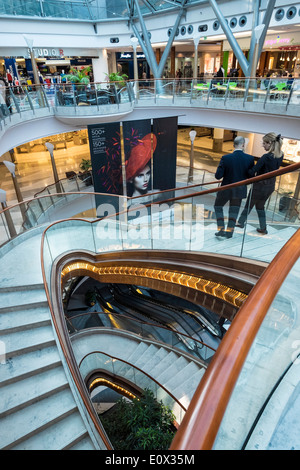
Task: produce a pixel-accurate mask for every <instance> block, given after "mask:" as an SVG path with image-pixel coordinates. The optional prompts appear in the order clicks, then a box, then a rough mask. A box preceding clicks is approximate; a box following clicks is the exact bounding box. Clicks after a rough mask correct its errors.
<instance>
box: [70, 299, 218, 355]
mask: <svg viewBox="0 0 300 470" xmlns="http://www.w3.org/2000/svg"><path fill="white" fill-rule="evenodd" d="M94 309H95V307H93V310H94ZM183 315H184V314H183ZM65 318H66V323H67V325H68V330H69V332H70V334H73V333H75V332H78V331H81V330H83V329H85V328H90V327H92V326H93V327H101V328H112V329H116V330H125V331H130V332H131V333H134V334H135V335H137V336H140V337H141V338H146V339H147V338H148V339H154V340H157V341H161V342H163V343H165V344H168V345H170V346H172V347H173V348H178V349H181V350H183V351H184V352H186V353H189V354H191V355H193V356H195V357H196V358H197V359H201V360H203V361H208V360H209V359H210V358H211V357H212V356H213V354H214V353H215V349H214V348H212V347H211V346H209V345H207V344H205V343H203V342H202V341H200V340H199V339H198V338H196V337H195V338H194V337H190V336H188V335H187V334H184V333H181V332H180V331H178V329H176V328H174V330H173V331H172V330H171V329H169V328H164V327H163V326H158V325H156V324H154V323H151V320H149V323H145V322H142V321H139V320H136V319H133V318H130V317H127V316H126V315H121V314H117V313H113V312H112V313H107V312H106V313H103V312H101V311H97V312H95V311H88V312H83V313H78V312H77V313H76V314H75V315H73V314H71V313H66V314H65ZM196 335H197V333H196V332H195V336H196ZM216 344H218V343H217V342H216Z"/></svg>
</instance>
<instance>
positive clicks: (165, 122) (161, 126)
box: [153, 116, 178, 197]
mask: <svg viewBox="0 0 300 470" xmlns="http://www.w3.org/2000/svg"><path fill="white" fill-rule="evenodd" d="M177 126H178V117H177V116H175V117H168V118H158V119H153V135H154V137H155V139H156V148H155V149H153V187H154V189H157V188H158V189H159V190H161V191H162V190H165V189H173V188H175V187H176V158H177ZM170 197H171V195H170Z"/></svg>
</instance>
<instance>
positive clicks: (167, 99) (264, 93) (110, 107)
mask: <svg viewBox="0 0 300 470" xmlns="http://www.w3.org/2000/svg"><path fill="white" fill-rule="evenodd" d="M299 97H300V79H299V78H295V79H294V78H293V79H290V78H284V79H283V78H280V79H276V78H235V77H225V78H218V77H213V78H209V79H206V78H204V79H200V78H199V79H192V78H188V77H186V78H184V79H178V80H177V79H175V80H174V79H156V80H148V79H147V80H139V81H133V82H132V81H124V82H102V83H89V84H87V85H85V84H74V83H71V82H66V83H53V84H48V83H47V84H43V85H35V84H32V83H30V82H28V83H22V85H19V86H14V87H7V88H6V97H5V100H4V102H2V104H1V109H0V120H1V121H3V120H5V121H6V123H8V122H9V119H8V118H11V116H12V115H14V114H20V113H24V114H23V116H22V117H23V119H25V118H26V119H32V114H35V113H36V110H37V109H43V110H48V111H50V112H53V113H56V114H64V115H68V116H73V115H74V116H75V115H82V116H87V115H89V114H111V113H115V112H127V111H129V110H131V109H133V107H134V106H138V105H139V104H141V105H143V104H144V105H145V103H146V102H147V105H149V106H156V105H157V104H160V105H162V106H163V105H167V106H173V105H176V106H180V105H182V106H189V107H190V106H200V107H205V106H208V107H211V106H212V107H214V108H215V107H220V108H222V109H223V108H224V107H228V108H230V109H237V110H240V109H243V110H247V109H248V110H249V111H253V108H254V104H253V103H255V104H256V105H258V106H259V108H255V110H256V111H263V112H268V113H270V112H273V106H277V105H278V106H280V112H284V113H286V112H288V111H289V112H290V113H291V114H292V115H293V116H297V115H298V114H299V111H298V106H295V104H299ZM270 105H272V106H270ZM25 112H26V113H25ZM28 112H29V114H28Z"/></svg>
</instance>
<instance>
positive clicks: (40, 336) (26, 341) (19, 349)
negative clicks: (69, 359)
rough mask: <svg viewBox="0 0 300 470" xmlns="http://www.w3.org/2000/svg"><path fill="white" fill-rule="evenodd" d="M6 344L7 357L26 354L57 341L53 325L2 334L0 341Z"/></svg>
mask: <svg viewBox="0 0 300 470" xmlns="http://www.w3.org/2000/svg"><path fill="white" fill-rule="evenodd" d="M1 341H2V342H3V344H4V346H5V357H6V358H10V357H13V356H15V355H19V354H24V353H25V352H29V351H33V350H36V349H39V348H44V347H46V346H51V345H53V344H54V343H55V339H54V335H53V328H52V326H43V327H38V328H34V329H32V330H24V331H23V332H22V333H21V332H20V331H18V332H13V333H8V334H5V335H0V342H1Z"/></svg>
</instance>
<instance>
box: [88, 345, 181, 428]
mask: <svg viewBox="0 0 300 470" xmlns="http://www.w3.org/2000/svg"><path fill="white" fill-rule="evenodd" d="M79 369H80V372H81V375H82V377H83V378H84V379H85V378H86V377H88V375H89V374H90V372H91V371H93V372H94V373H95V372H96V371H97V370H99V374H100V375H101V372H104V373H105V372H106V373H108V374H109V375H110V376H111V380H112V382H114V381H117V378H118V377H121V378H122V377H124V376H126V380H127V381H129V382H130V383H131V384H133V385H134V386H135V387H137V389H139V390H145V389H149V390H151V391H152V392H153V393H154V396H155V397H156V399H157V400H159V401H162V403H163V404H164V405H165V406H168V407H169V408H170V409H171V410H172V412H173V413H174V415H175V418H176V421H177V423H178V424H180V423H181V422H182V419H183V417H184V414H185V409H184V407H183V406H182V405H181V404H180V402H179V401H177V400H176V399H175V398H174V397H173V396H172V395H171V394H170V392H169V391H168V390H167V389H166V388H164V387H163V386H162V385H160V384H159V383H158V382H156V381H155V380H154V379H153V378H152V377H150V376H149V375H148V374H146V373H145V372H143V371H141V370H140V369H137V368H136V367H134V366H133V365H130V364H128V363H126V362H125V361H122V360H121V359H118V358H112V357H110V356H109V355H107V354H105V353H102V352H94V353H91V354H89V355H88V356H86V357H85V358H84V359H83V360H82V362H81V363H80V366H79ZM123 386H124V385H123Z"/></svg>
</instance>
